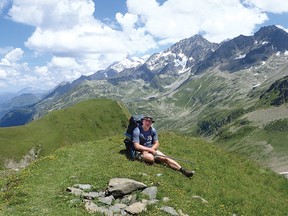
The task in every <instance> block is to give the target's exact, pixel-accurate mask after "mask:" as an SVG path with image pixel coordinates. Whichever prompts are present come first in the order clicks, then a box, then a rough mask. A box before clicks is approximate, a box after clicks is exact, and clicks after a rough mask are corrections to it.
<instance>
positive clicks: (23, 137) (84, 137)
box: [0, 99, 128, 165]
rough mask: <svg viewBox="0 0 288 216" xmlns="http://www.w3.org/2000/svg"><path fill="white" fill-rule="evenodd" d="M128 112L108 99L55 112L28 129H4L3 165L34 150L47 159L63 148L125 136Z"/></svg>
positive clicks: (0, 144)
mask: <svg viewBox="0 0 288 216" xmlns="http://www.w3.org/2000/svg"><path fill="white" fill-rule="evenodd" d="M125 112H126V113H127V111H125V109H124V108H123V107H121V105H120V104H119V103H117V102H115V101H112V100H108V99H98V100H88V101H84V102H82V103H79V104H76V105H74V106H72V107H69V108H67V109H63V110H58V111H53V112H50V113H49V114H47V115H46V116H45V117H44V118H41V119H38V120H36V121H34V122H32V123H30V124H28V125H25V126H18V127H9V128H0V161H1V163H0V164H1V165H3V162H4V160H5V159H10V158H14V159H16V160H20V159H21V158H22V157H23V155H25V154H27V153H28V152H29V151H30V150H31V149H32V148H36V149H37V150H38V151H40V155H47V154H49V153H51V152H52V151H53V150H56V149H58V148H60V147H62V146H65V145H68V144H72V143H77V142H81V141H88V140H95V139H99V138H103V137H106V136H111V135H114V134H117V133H123V131H124V128H125V127H126V124H127V119H128V117H127V115H126V114H125Z"/></svg>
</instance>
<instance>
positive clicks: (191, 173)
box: [180, 167, 194, 178]
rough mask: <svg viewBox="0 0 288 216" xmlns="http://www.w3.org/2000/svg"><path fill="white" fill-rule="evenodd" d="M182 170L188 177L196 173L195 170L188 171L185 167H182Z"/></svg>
mask: <svg viewBox="0 0 288 216" xmlns="http://www.w3.org/2000/svg"><path fill="white" fill-rule="evenodd" d="M180 172H181V173H182V174H183V175H185V176H186V177H188V178H191V177H192V176H193V175H194V171H187V170H185V169H184V168H182V167H181V168H180Z"/></svg>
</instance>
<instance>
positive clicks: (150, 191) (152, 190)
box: [141, 186, 157, 199]
mask: <svg viewBox="0 0 288 216" xmlns="http://www.w3.org/2000/svg"><path fill="white" fill-rule="evenodd" d="M141 193H143V194H145V195H148V197H149V199H156V195H157V187H155V186H153V187H149V188H145V189H144V190H143V191H142V192H141Z"/></svg>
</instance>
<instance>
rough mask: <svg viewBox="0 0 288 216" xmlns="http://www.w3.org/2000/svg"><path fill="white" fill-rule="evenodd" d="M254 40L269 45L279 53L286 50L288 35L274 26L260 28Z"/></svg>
mask: <svg viewBox="0 0 288 216" xmlns="http://www.w3.org/2000/svg"><path fill="white" fill-rule="evenodd" d="M254 38H255V40H256V41H258V42H268V43H271V44H272V45H273V46H274V47H275V48H276V49H277V50H279V51H285V50H288V33H287V32H286V31H285V30H283V29H281V28H278V27H277V26H275V25H271V26H265V27H261V28H260V29H259V31H257V32H256V33H255V34H254Z"/></svg>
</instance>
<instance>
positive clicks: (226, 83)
mask: <svg viewBox="0 0 288 216" xmlns="http://www.w3.org/2000/svg"><path fill="white" fill-rule="evenodd" d="M287 60H288V33H287V32H286V31H284V30H282V29H280V28H278V27H276V26H266V27H262V28H260V29H259V30H258V31H257V32H256V33H255V34H254V35H252V36H244V35H240V36H238V37H235V38H233V39H229V40H225V41H223V42H221V43H219V44H218V43H212V42H209V41H208V40H206V39H205V38H203V37H202V36H201V35H194V36H192V37H191V38H187V39H184V40H181V41H179V42H178V43H176V44H174V45H172V46H171V47H169V48H168V49H166V50H164V51H163V52H161V53H156V54H153V55H151V56H150V57H148V58H146V57H145V58H142V59H140V58H130V59H129V58H126V59H124V60H123V61H122V62H117V63H114V64H113V65H111V66H110V67H108V68H107V69H105V70H101V71H97V72H95V73H94V74H92V75H89V76H81V77H80V78H78V79H77V80H75V81H73V82H71V83H61V84H59V85H58V86H57V87H56V88H54V89H53V90H51V91H50V92H49V93H48V94H46V95H45V96H44V97H43V98H42V99H41V100H40V101H38V102H36V103H35V104H29V106H26V107H21V109H15V110H13V111H10V112H8V113H7V114H6V115H5V116H4V117H3V118H2V119H1V120H0V125H1V126H2V127H5V126H13V125H14V126H15V125H21V124H26V123H28V122H30V121H33V120H35V119H38V118H40V117H42V116H44V115H46V114H47V113H48V112H50V111H53V110H58V109H63V108H65V107H69V106H71V105H73V104H75V103H78V102H80V101H83V100H86V99H89V98H103V97H106V98H112V99H114V100H119V101H121V102H123V103H125V104H126V105H127V107H128V108H129V111H130V112H131V113H133V114H134V113H135V114H136V113H146V114H149V115H153V116H154V117H155V118H156V119H157V121H156V123H155V125H156V126H157V128H159V130H175V131H177V132H179V133H185V134H189V135H193V136H203V137H205V138H207V139H212V140H213V141H215V142H216V143H218V144H219V145H221V146H222V147H224V148H226V149H227V150H231V151H236V152H239V153H241V154H244V155H246V156H248V157H250V158H253V159H255V160H257V161H259V162H260V163H261V164H263V165H265V166H268V167H270V168H272V169H274V170H276V171H279V172H280V171H286V170H285V169H286V168H288V158H287V157H286V154H287V152H288V148H286V147H285V144H286V143H285V142H286V140H287V138H288V137H287V135H286V134H287V130H286V129H285V130H284V131H283V130H282V131H279V130H276V131H275V130H272V129H271V128H273V127H271V125H283V124H284V125H285V122H286V121H287V117H286V116H287V115H286V113H287V104H286V103H287V88H288V87H287V77H286V76H287V75H288V61H287ZM285 77H286V78H285ZM275 100H276V102H275ZM273 101H274V102H273ZM279 101H280V102H279ZM263 110H270V112H268V115H269V118H267V114H263V113H265V112H264V111H263ZM21 113H22V114H23V116H24V117H25V118H21ZM279 113H280V114H281V115H280V117H279V116H278V114H279ZM253 116H258V118H257V119H255V118H253ZM17 119H24V121H22V122H17ZM283 121H284V123H283ZM281 128H285V127H281ZM285 132H286V133H285ZM274 137H277V139H276V140H274V139H273V138H274Z"/></svg>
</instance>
